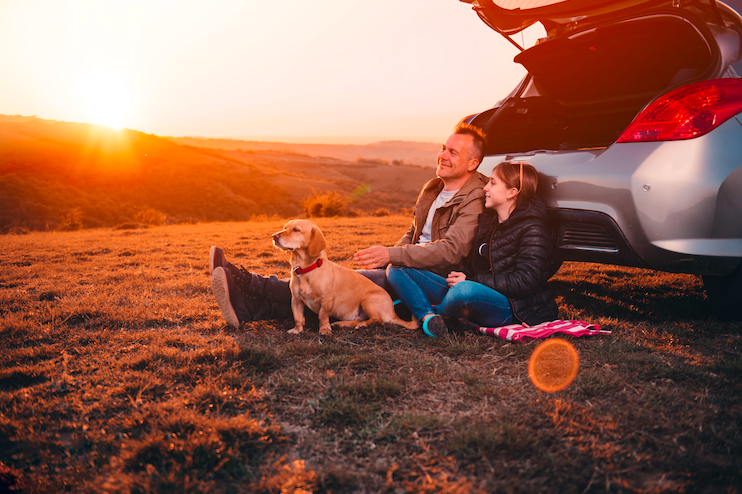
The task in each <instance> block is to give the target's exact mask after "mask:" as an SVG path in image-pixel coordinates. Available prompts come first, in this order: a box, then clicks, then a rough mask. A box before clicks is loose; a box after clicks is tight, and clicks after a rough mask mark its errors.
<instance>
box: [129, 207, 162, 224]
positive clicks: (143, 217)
mask: <svg viewBox="0 0 742 494" xmlns="http://www.w3.org/2000/svg"><path fill="white" fill-rule="evenodd" d="M134 219H135V220H137V221H138V222H139V223H141V224H143V225H152V226H160V225H162V222H163V221H165V213H161V212H159V211H157V210H156V209H151V208H150V209H145V210H143V211H139V212H138V213H137V214H136V216H134Z"/></svg>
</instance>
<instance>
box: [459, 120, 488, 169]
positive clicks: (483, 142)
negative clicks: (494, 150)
mask: <svg viewBox="0 0 742 494" xmlns="http://www.w3.org/2000/svg"><path fill="white" fill-rule="evenodd" d="M453 133H454V134H460V135H465V136H469V137H471V138H472V141H474V144H473V145H472V147H471V149H470V150H469V156H467V158H469V159H476V160H477V161H479V163H482V160H483V159H484V151H485V149H487V136H486V135H485V133H484V132H482V129H480V128H479V127H475V126H474V125H469V124H468V123H464V122H460V123H459V124H458V125H457V126H456V128H455V129H453Z"/></svg>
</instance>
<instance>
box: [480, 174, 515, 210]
mask: <svg viewBox="0 0 742 494" xmlns="http://www.w3.org/2000/svg"><path fill="white" fill-rule="evenodd" d="M517 192H518V189H516V188H515V187H511V188H508V186H507V185H505V182H503V181H502V179H500V177H499V176H497V173H496V172H494V171H493V172H492V176H491V177H490V181H489V182H487V185H485V186H484V206H485V207H487V208H491V209H497V208H498V206H502V205H503V204H507V203H508V201H510V200H512V199H513V198H514V197H515V195H516V194H517Z"/></svg>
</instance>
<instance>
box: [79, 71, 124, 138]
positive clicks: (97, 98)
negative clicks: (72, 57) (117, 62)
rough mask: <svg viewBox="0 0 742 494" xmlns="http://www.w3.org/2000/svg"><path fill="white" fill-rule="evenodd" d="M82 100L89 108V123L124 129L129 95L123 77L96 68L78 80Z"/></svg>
mask: <svg viewBox="0 0 742 494" xmlns="http://www.w3.org/2000/svg"><path fill="white" fill-rule="evenodd" d="M78 87H79V89H80V93H81V96H82V100H83V102H84V103H85V105H86V107H87V114H88V115H89V120H88V123H93V124H97V125H104V126H106V127H111V128H113V129H117V130H118V129H122V128H123V127H124V125H125V118H126V113H127V109H128V107H129V94H128V91H127V88H126V85H125V84H124V82H123V80H122V79H121V77H119V76H117V75H116V74H115V73H114V72H111V71H110V70H108V69H106V68H104V67H95V68H92V69H90V70H88V71H87V72H85V73H83V74H82V75H81V76H80V78H79V79H78Z"/></svg>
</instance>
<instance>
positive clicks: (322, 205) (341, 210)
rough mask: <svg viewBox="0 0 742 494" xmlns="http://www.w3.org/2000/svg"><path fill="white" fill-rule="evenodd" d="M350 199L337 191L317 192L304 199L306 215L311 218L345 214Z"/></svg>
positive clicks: (303, 207)
mask: <svg viewBox="0 0 742 494" xmlns="http://www.w3.org/2000/svg"><path fill="white" fill-rule="evenodd" d="M347 205H348V200H347V199H346V198H345V197H343V196H341V195H340V194H338V193H337V192H325V193H324V194H323V193H315V194H313V195H311V196H309V197H307V198H306V199H304V200H303V201H301V207H302V210H303V211H304V215H305V216H307V217H310V218H325V217H331V216H344V215H345V214H346V207H347Z"/></svg>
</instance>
